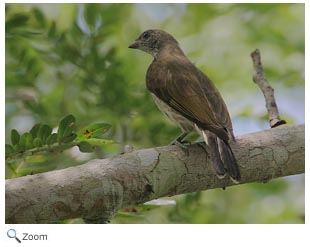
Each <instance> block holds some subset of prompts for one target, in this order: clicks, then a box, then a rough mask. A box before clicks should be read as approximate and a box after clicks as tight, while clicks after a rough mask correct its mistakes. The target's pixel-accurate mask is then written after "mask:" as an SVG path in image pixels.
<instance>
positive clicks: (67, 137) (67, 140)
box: [62, 133, 77, 143]
mask: <svg viewBox="0 0 310 247" xmlns="http://www.w3.org/2000/svg"><path fill="white" fill-rule="evenodd" d="M76 136H77V135H76V134H75V133H72V134H71V135H69V136H65V137H63V139H62V142H63V143H70V142H72V141H74V140H75V138H76Z"/></svg>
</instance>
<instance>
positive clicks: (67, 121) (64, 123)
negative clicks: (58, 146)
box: [57, 114, 75, 142]
mask: <svg viewBox="0 0 310 247" xmlns="http://www.w3.org/2000/svg"><path fill="white" fill-rule="evenodd" d="M72 126H75V117H74V116H73V115H71V114H70V115H68V116H66V117H64V118H63V119H62V120H61V121H60V123H59V127H58V132H57V139H58V142H62V141H63V137H65V136H66V135H69V134H70V132H69V130H71V129H72ZM67 128H68V129H67ZM65 134H66V135H65Z"/></svg>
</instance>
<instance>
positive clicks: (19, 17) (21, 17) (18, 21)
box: [5, 13, 30, 30]
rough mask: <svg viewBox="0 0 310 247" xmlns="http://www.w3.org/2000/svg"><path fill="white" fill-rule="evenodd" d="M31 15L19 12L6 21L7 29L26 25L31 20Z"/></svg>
mask: <svg viewBox="0 0 310 247" xmlns="http://www.w3.org/2000/svg"><path fill="white" fill-rule="evenodd" d="M29 17H30V16H29V15H26V14H23V13H17V14H15V15H13V16H12V17H11V18H10V19H9V20H7V21H6V22H5V30H10V29H13V28H16V27H18V26H25V25H26V24H27V21H28V20H29Z"/></svg>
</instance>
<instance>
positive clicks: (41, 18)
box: [32, 8, 46, 27]
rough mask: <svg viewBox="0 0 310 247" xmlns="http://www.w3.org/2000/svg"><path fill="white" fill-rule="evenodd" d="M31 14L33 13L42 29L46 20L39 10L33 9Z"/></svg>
mask: <svg viewBox="0 0 310 247" xmlns="http://www.w3.org/2000/svg"><path fill="white" fill-rule="evenodd" d="M32 12H33V15H34V16H35V18H36V19H37V21H38V23H39V24H40V25H41V26H42V27H44V26H45V24H46V20H45V16H44V15H43V13H42V12H41V10H39V9H38V8H34V9H32Z"/></svg>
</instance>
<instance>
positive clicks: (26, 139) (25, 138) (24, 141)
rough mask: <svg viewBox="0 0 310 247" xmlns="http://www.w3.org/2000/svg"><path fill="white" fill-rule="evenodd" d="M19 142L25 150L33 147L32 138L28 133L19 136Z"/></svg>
mask: <svg viewBox="0 0 310 247" xmlns="http://www.w3.org/2000/svg"><path fill="white" fill-rule="evenodd" d="M20 144H21V145H22V146H23V147H24V148H25V150H28V149H31V148H33V138H32V135H31V134H30V133H28V132H27V133H24V134H22V136H21V138H20Z"/></svg>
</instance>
